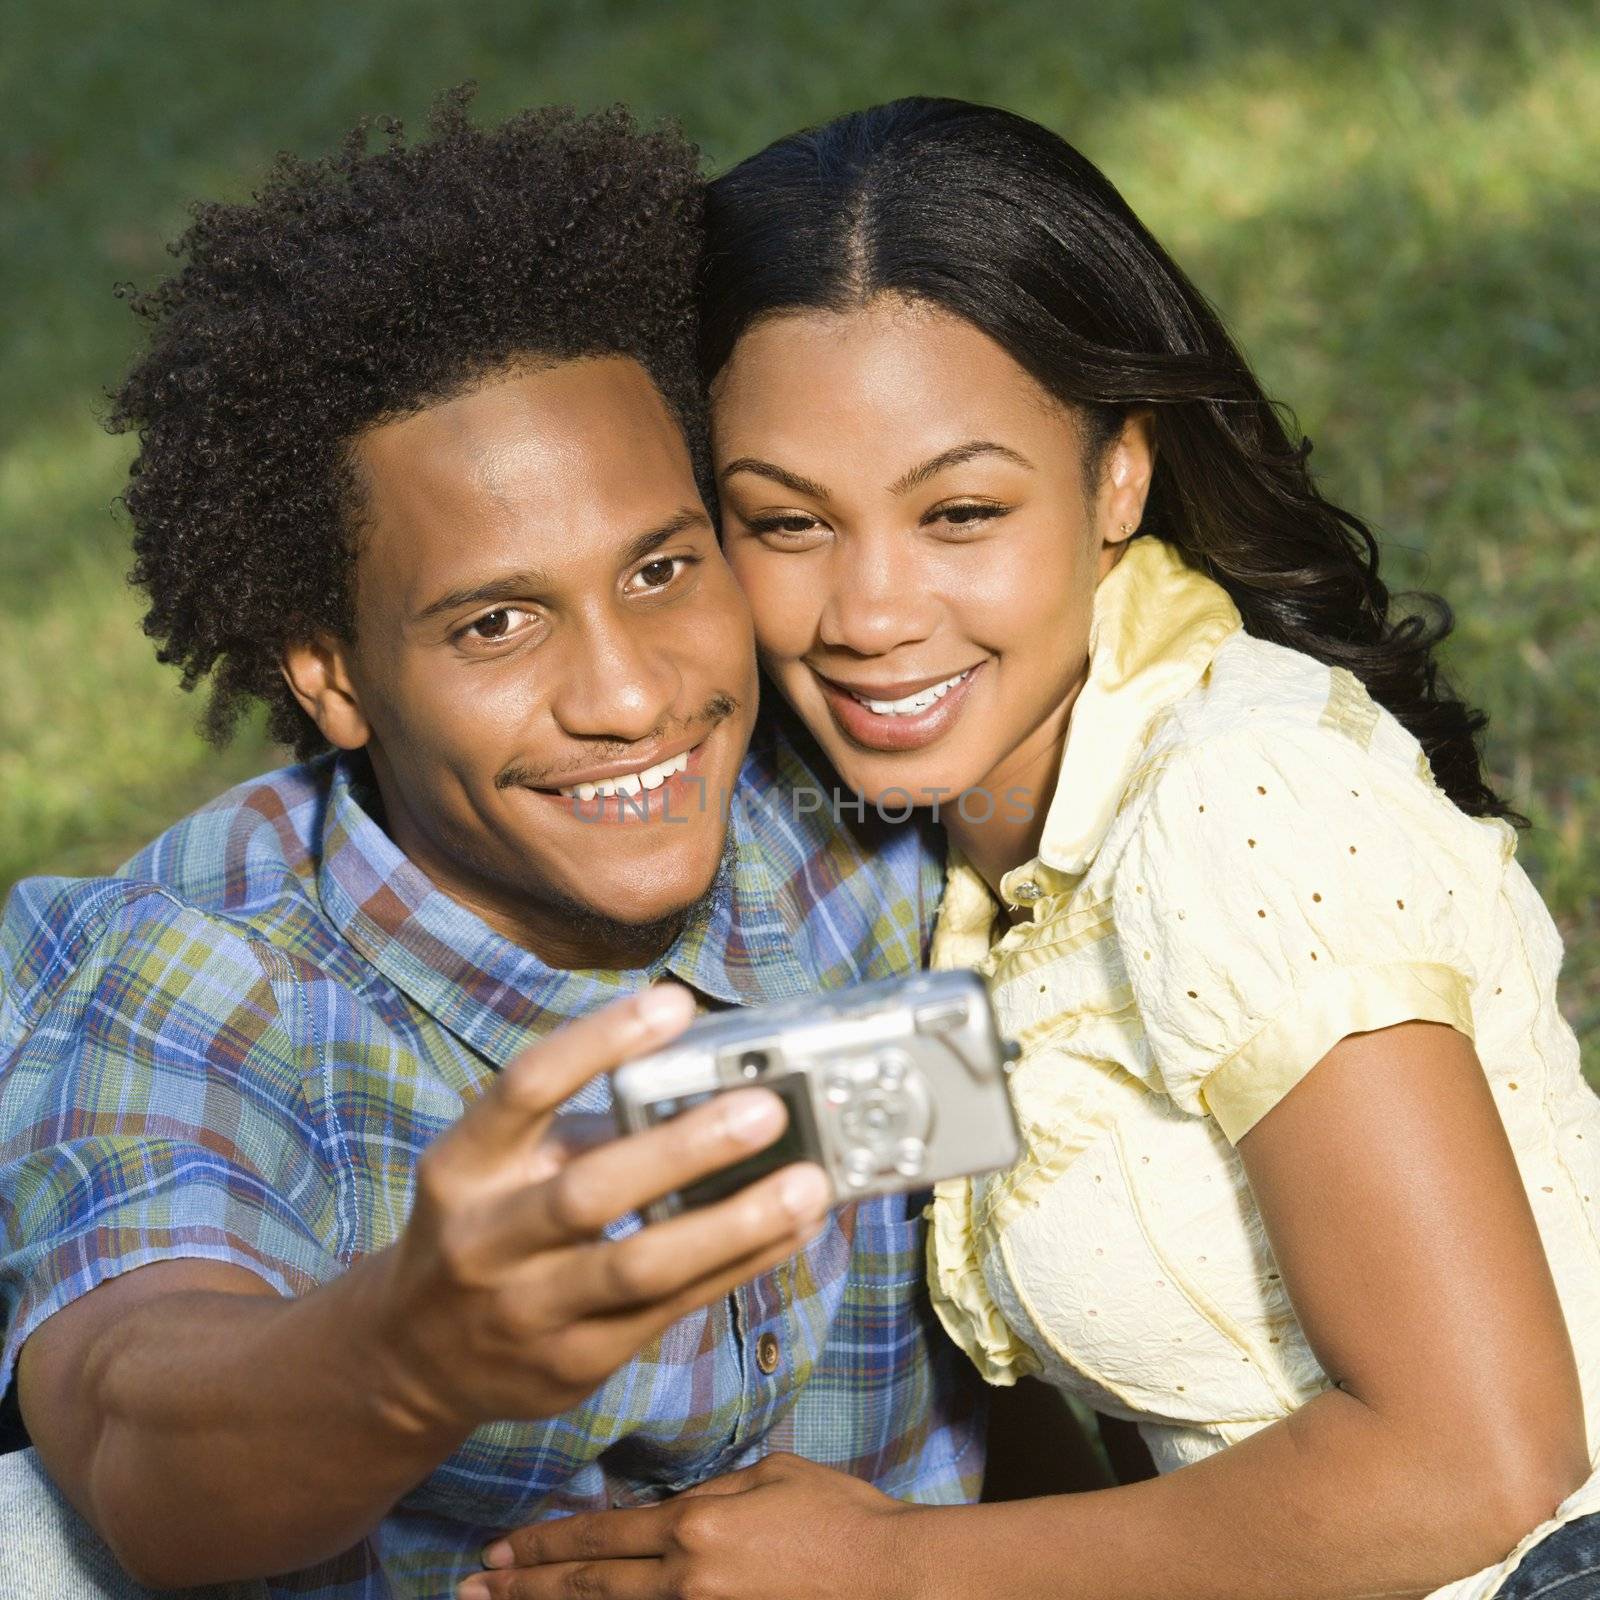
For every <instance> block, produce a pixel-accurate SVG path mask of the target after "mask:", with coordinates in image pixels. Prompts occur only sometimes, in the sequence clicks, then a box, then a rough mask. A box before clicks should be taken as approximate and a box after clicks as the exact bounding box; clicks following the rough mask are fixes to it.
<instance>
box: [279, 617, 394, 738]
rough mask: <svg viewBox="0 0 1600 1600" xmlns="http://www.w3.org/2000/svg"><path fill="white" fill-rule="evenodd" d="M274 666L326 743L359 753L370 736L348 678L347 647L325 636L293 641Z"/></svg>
mask: <svg viewBox="0 0 1600 1600" xmlns="http://www.w3.org/2000/svg"><path fill="white" fill-rule="evenodd" d="M278 667H279V670H280V671H281V672H282V673H283V678H284V682H285V683H287V684H288V685H289V690H290V692H291V693H292V694H293V695H294V697H295V699H296V700H298V701H299V702H300V709H301V710H302V711H304V712H305V714H306V715H307V716H308V717H310V718H311V720H312V721H313V722H314V723H316V725H317V728H318V731H319V732H320V733H321V734H322V737H323V738H324V739H326V740H327V741H328V743H329V744H331V745H334V746H335V747H336V748H338V749H340V750H359V749H361V748H362V747H363V746H364V745H365V744H366V743H367V741H368V740H369V739H370V738H371V737H372V727H371V724H370V723H369V722H368V721H367V717H366V713H365V712H364V711H363V710H362V709H361V700H360V697H359V696H358V695H357V693H356V688H355V684H354V682H353V681H352V679H351V676H350V659H349V647H348V645H347V644H345V642H344V641H343V640H341V639H336V638H334V637H333V635H332V634H326V633H320V634H315V635H313V636H312V637H311V638H308V639H299V640H296V641H295V642H294V643H292V644H288V645H285V646H284V650H283V655H282V657H281V658H280V660H279V662H278Z"/></svg>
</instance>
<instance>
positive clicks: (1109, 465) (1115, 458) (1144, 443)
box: [1100, 408, 1156, 546]
mask: <svg viewBox="0 0 1600 1600" xmlns="http://www.w3.org/2000/svg"><path fill="white" fill-rule="evenodd" d="M1155 470H1156V431H1155V414H1154V413H1153V412H1152V411H1150V410H1149V409H1148V408H1146V409H1145V410H1142V411H1130V412H1129V413H1128V415H1127V417H1126V418H1125V419H1124V420H1123V424H1122V432H1121V433H1119V434H1118V435H1117V437H1116V438H1115V439H1113V440H1112V441H1111V445H1110V447H1109V448H1108V449H1107V451H1106V455H1105V465H1104V467H1103V468H1102V470H1101V476H1100V538H1101V542H1102V546H1104V545H1117V544H1122V543H1124V542H1125V541H1126V540H1128V539H1130V538H1132V537H1133V535H1134V534H1135V533H1136V532H1138V529H1139V524H1140V523H1141V522H1142V521H1143V520H1144V506H1145V501H1146V500H1147V499H1148V498H1149V495H1150V480H1151V478H1152V477H1154V475H1155Z"/></svg>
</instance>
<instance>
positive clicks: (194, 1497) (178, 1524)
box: [19, 988, 829, 1586]
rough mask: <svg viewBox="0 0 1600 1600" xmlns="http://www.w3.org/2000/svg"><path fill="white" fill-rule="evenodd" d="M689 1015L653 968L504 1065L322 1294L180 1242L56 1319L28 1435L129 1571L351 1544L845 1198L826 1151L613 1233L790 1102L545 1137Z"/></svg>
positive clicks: (186, 1567)
mask: <svg viewBox="0 0 1600 1600" xmlns="http://www.w3.org/2000/svg"><path fill="white" fill-rule="evenodd" d="M691 1014H692V1008H691V1004H690V1001H689V997H688V995H687V993H686V992H685V991H683V990H680V989H665V988H663V989H656V990H650V991H647V992H646V993H645V994H644V995H642V996H637V997H635V998H633V999H631V1000H628V1001H624V1002H622V1003H619V1004H618V1005H615V1006H612V1007H609V1008H607V1009H606V1010H605V1011H602V1012H597V1013H596V1014H595V1015H593V1016H591V1017H588V1018H585V1019H583V1020H582V1021H580V1022H577V1023H574V1024H573V1025H572V1026H570V1027H568V1028H565V1029H563V1030H562V1031H561V1032H560V1033H559V1034H556V1035H553V1036H552V1037H551V1038H549V1039H548V1040H546V1041H544V1042H543V1043H541V1044H540V1045H538V1046H536V1047H535V1048H533V1049H532V1050H530V1051H528V1052H527V1053H526V1054H525V1055H523V1056H522V1057H520V1058H518V1060H516V1061H515V1062H513V1063H511V1065H510V1066H508V1067H507V1068H506V1069H505V1070H504V1071H503V1072H501V1073H500V1074H499V1075H498V1076H497V1077H496V1078H495V1080H494V1081H493V1083H492V1084H491V1085H490V1088H489V1090H488V1091H487V1093H486V1094H485V1095H484V1097H483V1098H482V1099H481V1100H480V1101H478V1102H477V1103H476V1104H474V1105H473V1106H472V1107H471V1108H470V1109H469V1110H468V1111H467V1113H466V1114H465V1115H464V1116H463V1117H462V1118H461V1120H460V1121H459V1122H458V1123H457V1124H456V1125H455V1126H454V1127H453V1128H452V1129H451V1130H450V1131H449V1132H448V1133H447V1134H445V1135H444V1136H443V1137H442V1138H441V1139H440V1140H439V1141H438V1142H437V1143H436V1144H435V1145H434V1146H433V1147H432V1148H431V1149H429V1150H428V1151H427V1152H426V1153H425V1155H424V1156H423V1158H422V1160H421V1162H420V1163H419V1167H418V1175H417V1197H416V1204H415V1207H414V1210H413V1213H412V1216H411V1219H410V1221H409V1222H408V1224H407V1227H406V1229H405V1231H404V1233H403V1234H402V1236H401V1237H400V1239H399V1240H398V1241H397V1242H396V1243H395V1244H394V1245H392V1246H391V1247H390V1248H389V1249H387V1250H384V1251H382V1252H380V1253H378V1254H376V1255H373V1256H370V1257H368V1258H366V1259H365V1260H363V1261H361V1262H360V1263H358V1264H357V1265H356V1266H355V1267H354V1268H352V1269H351V1270H350V1271H349V1272H347V1273H345V1274H343V1275H342V1276H340V1277H339V1278H337V1279H335V1280H334V1281H332V1282H330V1283H328V1284H326V1285H323V1286H322V1287H320V1288H318V1289H316V1290H314V1291H312V1292H311V1293H309V1294H306V1295H303V1296H301V1297H300V1298H298V1299H283V1298H281V1297H279V1296H278V1295H277V1294H275V1293H274V1292H273V1291H272V1290H271V1288H270V1286H269V1285H267V1284H266V1283H264V1282H263V1281H261V1280H260V1279H258V1278H256V1277H255V1276H254V1275H253V1274H252V1273H250V1272H248V1271H246V1270H245V1269H243V1268H239V1267H233V1266H227V1265H223V1264H218V1263H204V1262H199V1261H170V1262H163V1263H159V1264H156V1265H152V1266H147V1267H143V1268H140V1269H138V1270H136V1271H132V1272H129V1273H127V1274H125V1275H123V1276H122V1277H119V1278H116V1279H112V1280H110V1281H108V1282H106V1283H103V1284H101V1285H100V1286H98V1287H97V1288H95V1289H92V1290H90V1291H89V1292H88V1293H87V1294H85V1295H83V1296H82V1297H81V1298H79V1299H78V1300H76V1301H74V1302H73V1303H72V1304H70V1305H68V1306H67V1307H65V1308H64V1309H63V1310H61V1311H59V1312H57V1313H56V1314H55V1315H54V1316H52V1317H50V1318H49V1319H48V1320H47V1321H46V1322H44V1323H43V1324H41V1326H40V1327H39V1328H38V1329H37V1331H36V1332H35V1333H34V1334H33V1335H32V1336H31V1337H30V1338H29V1339H28V1341H27V1342H26V1344H24V1346H23V1349H22V1356H21V1362H20V1367H19V1374H20V1376H19V1386H20V1394H21V1401H22V1409H23V1414H24V1417H25V1420H26V1421H27V1424H28V1429H29V1432H30V1433H31V1434H32V1436H33V1440H34V1443H35V1445H36V1446H37V1448H38V1450H39V1453H40V1455H41V1457H42V1458H43V1460H44V1462H45V1465H46V1466H47V1467H48V1468H49V1470H50V1472H51V1475H52V1476H53V1477H54V1478H55V1479H56V1481H57V1482H58V1483H59V1484H60V1485H61V1486H62V1488H63V1490H64V1491H65V1493H66V1494H67V1495H68V1497H69V1498H70V1499H71V1500H72V1501H73V1503H74V1504H75V1505H76V1506H77V1507H78V1508H79V1510H80V1511H82V1512H83V1514H84V1515H85V1516H86V1517H87V1518H88V1520H89V1521H90V1522H91V1523H93V1524H94V1526H95V1527H96V1528H97V1530H98V1531H99V1532H100V1533H101V1534H102V1536H103V1537H104V1538H105V1539H106V1540H107V1542H108V1543H109V1544H110V1545H111V1547H112V1549H113V1550H114V1551H115V1552H116V1554H117V1556H118V1559H119V1560H121V1562H122V1563H123V1565H124V1566H125V1567H126V1568H127V1569H128V1571H129V1572H130V1573H131V1574H132V1575H133V1576H134V1577H136V1578H139V1579H140V1580H142V1581H143V1582H145V1583H148V1584H151V1585H160V1586H180V1585H187V1584H195V1583H204V1582H211V1581H216V1580H221V1579H228V1578H243V1577H254V1576H261V1575H265V1574H269V1573H274V1572H283V1571H288V1570H292V1569H294V1568H297V1567H303V1566H307V1565H310V1564H312V1563H314V1562H316V1561H319V1560H322V1559H324V1558H326V1557H328V1556H331V1555H334V1554H336V1553H338V1552H339V1551H341V1550H343V1549H345V1548H347V1547H348V1546H350V1545H351V1544H353V1543H354V1542H356V1541H357V1540H358V1539H360V1538H361V1537H362V1536H363V1535H364V1534H365V1533H366V1532H368V1531H369V1530H370V1529H371V1528H372V1527H373V1526H375V1525H376V1523H377V1522H378V1521H379V1520H380V1519H381V1518H382V1517H383V1515H384V1514H385V1513H386V1512H387V1511H388V1509H389V1508H390V1507H391V1506H392V1505H393V1504H394V1502H395V1501H396V1500H397V1499H399V1498H400V1496H401V1495H403V1494H404V1493H405V1492H406V1491H407V1490H408V1489H410V1488H411V1487H412V1486H413V1485H414V1484H416V1483H417V1482H419V1481H420V1480H421V1479H422V1478H424V1477H426V1476H427V1474H428V1473H429V1472H430V1471H432V1470H433V1468H434V1467H435V1466H437V1465H438V1464H439V1462H441V1461H442V1460H444V1459H445V1457H446V1456H448V1455H449V1454H450V1453H451V1452H452V1451H453V1450H454V1449H456V1448H457V1446H458V1445H459V1444H460V1443H461V1441H462V1440H463V1439H465V1437H466V1436H467V1434H468V1433H470V1432H471V1431H472V1429H473V1428H475V1427H477V1426H479V1425H480V1424H483V1423H486V1422H490V1421H493V1420H496V1419H501V1418H517V1419H531V1418H538V1417H548V1416H555V1415H558V1414H559V1413H561V1412H562V1411H565V1410H567V1409H568V1408H570V1407H571V1406H572V1405H574V1404H575V1403H577V1402H578V1401H579V1400H581V1399H582V1398H583V1397H584V1396H585V1395H587V1394H589V1393H590V1392H592V1391H593V1390H594V1389H595V1388H596V1387H597V1386H598V1385H599V1384H600V1383H601V1382H602V1381H603V1380H604V1379H605V1378H606V1377H607V1376H609V1374H610V1373H611V1372H613V1371H614V1370H615V1369H616V1368H617V1367H619V1366H621V1365H622V1364H624V1363H625V1362H626V1361H627V1360H628V1359H630V1358H631V1357H632V1355H633V1354H634V1353H635V1352H636V1351H637V1350H638V1349H639V1348H640V1347H641V1346H642V1345H643V1344H645V1343H646V1342H647V1341H648V1340H649V1339H651V1338H652V1337H654V1336H655V1335H656V1334H657V1333H659V1332H660V1331H661V1330H662V1329H664V1328H665V1327H667V1326H668V1325H669V1324H670V1323H671V1322H672V1321H674V1320H675V1319H676V1318H678V1317H679V1316H681V1315H683V1314H684V1313H685V1312H686V1311H688V1310H690V1309H692V1308H693V1307H695V1306H697V1305H703V1304H706V1303H709V1302H711V1301H713V1300H715V1299H718V1298H720V1297H721V1296H722V1295H723V1294H725V1293H727V1291H728V1290H729V1289H730V1288H732V1287H733V1286H734V1285H735V1284H737V1283H740V1282H742V1281H744V1280H745V1279H748V1278H750V1277H752V1276H754V1275H755V1274H756V1273H758V1272H761V1271H763V1270H765V1269H766V1268H767V1267H768V1266H770V1265H772V1264H774V1263H776V1262H777V1261H780V1260H782V1259H784V1258H785V1257H787V1256H788V1255H790V1254H792V1253H793V1252H794V1251H795V1250H796V1249H798V1248H799V1247H800V1245H801V1244H802V1243H803V1241H804V1239H805V1238H806V1237H807V1236H808V1235H809V1234H810V1233H811V1232H812V1231H813V1230H814V1227H815V1224H816V1223H817V1221H818V1220H820V1218H821V1216H822V1214H823V1211H824V1208H825V1206H826V1205H827V1203H828V1198H829V1194H828V1188H827V1183H826V1180H825V1178H824V1177H823V1175H822V1173H821V1172H820V1171H818V1170H817V1169H816V1168H815V1167H789V1168H786V1169H784V1170H783V1171H780V1172H777V1173H774V1174H772V1175H771V1176H769V1177H767V1178H766V1179H763V1180H762V1181H761V1182H759V1183H757V1184H754V1185H752V1186H751V1187H750V1188H748V1189H745V1190H743V1191H741V1192H740V1193H738V1194H736V1195H734V1196H732V1197H730V1198H729V1199H727V1200H725V1201H723V1202H722V1203H721V1204H720V1205H717V1206H714V1207H708V1208H706V1209H704V1210H701V1211H696V1212H692V1213H689V1214H686V1215H685V1216H682V1217H678V1218H674V1219H673V1220H672V1221H671V1222H669V1223H665V1224H662V1225H660V1226H657V1227H651V1228H645V1229H643V1230H642V1231H639V1232H637V1233H634V1234H632V1235H630V1236H629V1237H627V1238H625V1239H621V1240H616V1241H610V1240H606V1239H604V1238H603V1237H602V1235H601V1230H602V1229H603V1227H604V1225H605V1224H606V1223H607V1222H609V1221H611V1220H613V1219H614V1218H616V1217H618V1216H620V1215H622V1214H624V1213H626V1212H628V1211H632V1210H637V1209H638V1208H639V1207H641V1206H642V1205H643V1204H644V1203H645V1202H646V1201H648V1200H650V1199H653V1198H656V1197H657V1196H659V1195H661V1194H663V1193H665V1192H667V1191H668V1190H669V1189H672V1188H675V1187H678V1186H680V1185H682V1184H684V1183H686V1182H689V1181H691V1180H692V1179H694V1178H697V1177H699V1176H702V1175H703V1174H705V1173H707V1172H710V1171H713V1170H715V1169H716V1168H718V1167H721V1166H724V1165H726V1164H728V1163H729V1162H731V1161H733V1160H735V1159H738V1158H739V1157H741V1156H744V1155H746V1154H748V1153H749V1152H750V1151H751V1150H753V1149H758V1148H760V1147H762V1146H764V1145H766V1144H769V1143H770V1142H771V1141H772V1139H773V1138H775V1137H776V1136H777V1134H778V1132H779V1131H780V1130H781V1127H782V1123H783V1113H782V1105H781V1102H779V1101H778V1099H777V1097H776V1096H774V1095H771V1094H770V1093H768V1092H767V1091H764V1090H749V1091H741V1092H739V1093H738V1094H734V1095H728V1096H723V1097H719V1099H718V1100H717V1101H715V1102H713V1103H711V1104H708V1105H706V1106H702V1107H700V1108H697V1109H696V1110H695V1111H692V1112H690V1113H687V1114H686V1115H684V1116H682V1117H680V1118H678V1119H676V1120H674V1121H673V1122H672V1123H670V1124H667V1125H665V1126H663V1127H660V1128H656V1129H652V1130H651V1131H650V1132H648V1133H644V1134H639V1135H636V1136H634V1137H633V1138H629V1139H624V1140H617V1141H615V1142H613V1143H611V1144H607V1145H602V1146H600V1147H598V1148H596V1149H592V1150H589V1151H586V1152H584V1153H583V1154H579V1155H573V1154H571V1153H570V1152H565V1151H563V1150H562V1149H561V1148H560V1147H559V1146H558V1145H556V1144H555V1143H553V1141H552V1140H551V1138H550V1137H549V1135H550V1132H551V1124H552V1121H553V1116H554V1113H555V1111H556V1109H557V1107H559V1106H560V1104H561V1103H562V1101H564V1100H565V1099H566V1098H567V1097H568V1096H570V1095H571V1094H572V1093H573V1092H574V1091H575V1090H576V1089H577V1088H578V1087H579V1086H580V1085H581V1084H583V1083H584V1082H586V1081H587V1080H588V1079H589V1078H590V1077H592V1076H593V1075H594V1074H595V1073H596V1072H598V1071H603V1070H606V1069H608V1068H610V1067H613V1066H615V1065H617V1064H618V1063H620V1062H621V1061H623V1060H625V1059H627V1058H628V1057H629V1056H632V1055H637V1054H640V1053H643V1052H644V1051H647V1050H650V1049H653V1048H655V1047H656V1046H658V1045H660V1044H662V1043H664V1042H665V1041H666V1040H667V1039H669V1038H670V1037H672V1036H673V1035H674V1034H676V1033H677V1032H679V1031H680V1030H681V1029H682V1027H683V1026H684V1025H685V1024H686V1023H687V1021H688V1020H689V1017H690V1015H691Z"/></svg>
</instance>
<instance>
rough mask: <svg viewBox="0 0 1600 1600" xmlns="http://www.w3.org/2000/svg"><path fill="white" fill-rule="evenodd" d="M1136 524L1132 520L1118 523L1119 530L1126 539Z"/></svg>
mask: <svg viewBox="0 0 1600 1600" xmlns="http://www.w3.org/2000/svg"><path fill="white" fill-rule="evenodd" d="M1135 526H1136V524H1134V523H1132V522H1119V523H1118V524H1117V532H1118V533H1120V534H1121V535H1122V537H1123V538H1124V539H1126V538H1127V537H1128V535H1129V534H1130V533H1132V532H1133V530H1134V527H1135Z"/></svg>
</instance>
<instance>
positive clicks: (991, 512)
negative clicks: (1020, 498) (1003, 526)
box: [929, 501, 1007, 528]
mask: <svg viewBox="0 0 1600 1600" xmlns="http://www.w3.org/2000/svg"><path fill="white" fill-rule="evenodd" d="M1006 510H1007V508H1006V507H1005V506H996V505H986V504H982V503H979V502H974V501H967V502H965V503H964V504H961V505H954V506H940V507H939V508H938V509H937V510H936V511H934V512H933V513H932V514H931V515H930V517H929V520H930V521H935V522H948V523H949V524H950V525H951V526H952V527H956V528H972V527H976V526H977V525H978V524H979V523H983V522H993V521H994V519H995V518H996V517H1003V516H1004V515H1005V514H1006Z"/></svg>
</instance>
